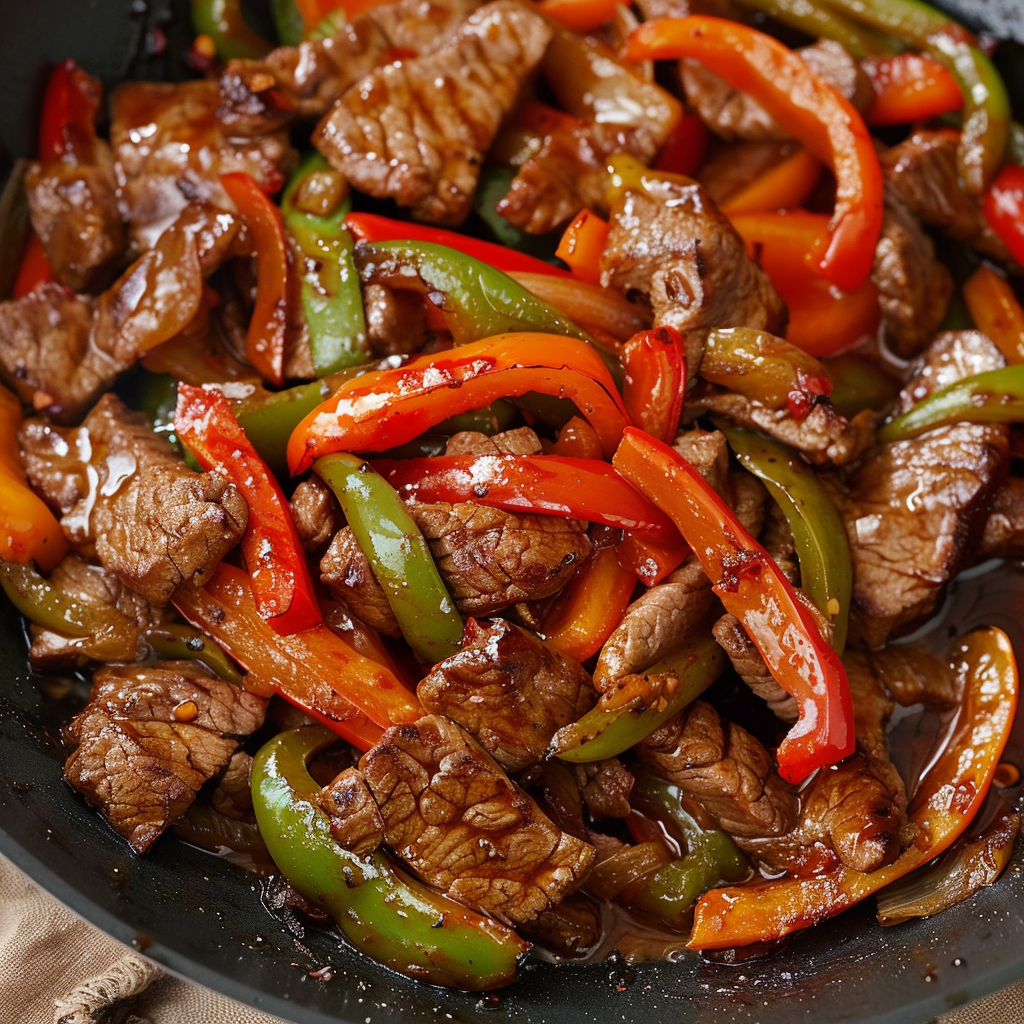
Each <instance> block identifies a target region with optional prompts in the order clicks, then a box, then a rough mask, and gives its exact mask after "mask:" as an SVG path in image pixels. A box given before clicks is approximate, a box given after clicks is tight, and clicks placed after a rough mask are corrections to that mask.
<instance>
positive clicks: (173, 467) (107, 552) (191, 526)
mask: <svg viewBox="0 0 1024 1024" xmlns="http://www.w3.org/2000/svg"><path fill="white" fill-rule="evenodd" d="M20 440H21V446H22V459H23V461H24V463H25V469H26V471H27V473H28V478H29V481H30V482H31V484H32V486H33V487H34V488H35V489H36V490H37V491H38V492H39V493H40V494H41V495H42V496H43V498H44V499H45V500H46V501H47V502H48V503H49V504H50V505H51V506H52V507H53V508H55V509H56V510H57V511H58V512H59V513H60V514H61V516H62V518H61V526H62V527H63V529H64V532H65V534H66V535H67V537H68V539H69V540H70V541H71V543H72V544H73V545H74V546H75V548H76V549H77V550H78V551H79V552H80V553H82V554H84V555H86V556H87V557H93V556H94V557H95V558H96V559H98V561H99V562H100V564H101V565H103V566H104V568H106V569H109V570H110V571H111V572H112V573H114V575H115V576H117V577H118V578H119V579H120V580H121V581H122V582H124V583H125V584H126V585H127V586H128V587H130V588H131V589H132V590H134V591H135V592H136V593H137V594H140V595H141V596H142V597H144V598H145V599H146V600H147V601H149V602H150V603H152V604H156V605H162V604H166V603H167V601H168V600H169V599H170V596H171V594H172V593H173V592H174V589H175V587H177V586H178V584H179V583H181V582H183V581H185V580H195V581H196V582H200V583H201V582H202V580H203V577H204V574H205V573H207V572H209V570H211V569H212V568H213V567H214V566H215V565H216V564H217V563H218V562H219V561H220V559H221V557H222V556H223V555H224V554H226V553H227V552H228V551H229V550H230V549H231V548H232V547H234V545H235V544H236V543H237V542H238V540H239V539H240V538H241V536H242V531H243V530H244V529H245V524H246V520H247V518H248V509H247V508H246V504H245V499H244V498H243V497H242V496H241V495H240V494H239V493H238V491H237V490H236V489H235V486H234V484H230V483H228V482H226V481H225V480H224V479H223V477H220V476H217V475H215V474H211V473H194V472H193V471H192V470H190V469H189V468H188V467H187V466H186V465H185V463H184V462H183V461H182V460H181V458H180V457H179V456H178V455H177V454H175V452H174V450H173V449H172V448H171V446H170V445H169V444H168V443H167V441H165V440H164V439H163V438H161V437H158V436H157V435H156V434H154V433H153V431H152V430H151V429H150V427H149V424H148V422H147V421H146V419H145V417H144V416H142V415H140V414H139V413H135V412H132V411H131V410H129V409H127V408H126V407H125V406H124V404H123V403H122V402H121V400H120V399H119V398H117V397H116V396H115V395H112V394H107V395H104V397H103V398H102V399H100V401H99V403H98V404H97V405H96V408H95V409H93V411H92V412H91V413H90V414H89V415H88V417H87V418H86V420H85V422H84V423H83V424H82V426H81V427H77V428H75V429H72V430H62V429H60V428H57V427H52V426H49V425H47V424H46V423H43V422H42V421H40V420H29V421H28V422H27V423H26V424H25V425H24V427H23V428H22V431H21V438H20Z"/></svg>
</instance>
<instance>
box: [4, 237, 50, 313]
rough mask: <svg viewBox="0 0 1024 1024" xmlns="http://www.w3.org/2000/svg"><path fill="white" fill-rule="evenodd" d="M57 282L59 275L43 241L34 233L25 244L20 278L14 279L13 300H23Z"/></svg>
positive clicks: (19, 271)
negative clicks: (45, 286)
mask: <svg viewBox="0 0 1024 1024" xmlns="http://www.w3.org/2000/svg"><path fill="white" fill-rule="evenodd" d="M56 280H57V275H56V274H54V272H53V267H52V266H51V265H50V260H49V257H48V256H47V255H46V249H45V248H44V247H43V243H42V240H41V239H40V237H39V236H38V235H37V234H36V233H35V232H34V231H33V232H32V234H31V235H29V236H28V241H27V242H26V243H25V251H24V253H22V256H21V264H20V265H19V267H18V276H17V277H16V278H15V279H14V286H13V287H12V288H11V298H12V299H23V298H24V297H25V296H26V295H31V294H32V292H34V291H35V290H36V289H37V288H39V287H41V286H42V285H44V284H50V283H51V282H52V281H56Z"/></svg>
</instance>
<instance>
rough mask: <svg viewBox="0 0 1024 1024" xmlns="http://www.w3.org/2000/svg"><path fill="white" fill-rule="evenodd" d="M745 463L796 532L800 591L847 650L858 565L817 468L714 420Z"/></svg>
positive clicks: (763, 438)
mask: <svg viewBox="0 0 1024 1024" xmlns="http://www.w3.org/2000/svg"><path fill="white" fill-rule="evenodd" d="M713 422H714V424H715V426H716V427H717V428H718V429H719V430H720V431H721V432H722V433H723V434H725V436H726V439H727V440H728V442H729V447H730V448H732V450H733V452H735V454H736V458H737V459H738V460H739V463H740V465H741V466H742V467H743V468H744V469H746V470H749V471H750V472H751V473H753V474H754V476H756V477H757V478H758V479H759V480H760V481H761V482H762V483H763V484H764V485H765V487H767V488H768V492H769V494H771V496H772V497H773V498H774V499H775V501H776V502H777V503H778V505H779V508H781V509H782V514H783V515H784V516H785V517H786V522H788V523H789V528H790V529H791V530H792V531H793V541H794V543H795V545H796V554H797V558H798V559H799V560H800V587H801V589H802V590H803V592H804V593H805V594H806V595H807V596H808V597H809V598H810V600H811V601H812V602H813V604H814V605H815V607H816V608H817V609H818V610H819V611H820V612H821V613H822V615H824V616H825V617H826V618H827V619H828V620H829V621H830V622H831V623H832V646H833V647H834V648H835V650H836V653H837V654H842V653H843V648H844V647H845V646H846V630H847V625H848V623H849V618H850V601H851V594H852V591H853V565H852V563H851V561H850V545H849V543H848V542H847V539H846V529H845V527H844V526H843V521H842V520H841V519H840V518H839V513H838V512H837V511H836V507H835V505H834V504H833V502H832V499H831V498H830V497H829V496H828V494H827V492H826V491H825V489H824V488H823V487H822V486H821V484H820V483H819V482H818V478H817V477H816V476H815V475H814V472H813V470H811V469H810V467H808V465H807V464H806V463H805V462H804V461H803V459H801V458H800V456H799V455H797V454H796V453H795V452H794V451H793V450H792V449H791V448H789V447H788V446H786V445H784V444H782V443H781V442H780V441H776V440H775V439H774V438H771V437H768V436H766V435H765V434H761V433H759V432H757V431H753V430H746V429H744V428H743V427H737V426H733V425H732V424H730V423H728V422H727V421H725V420H723V419H720V418H717V417H713Z"/></svg>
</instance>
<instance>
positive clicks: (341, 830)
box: [317, 768, 384, 857]
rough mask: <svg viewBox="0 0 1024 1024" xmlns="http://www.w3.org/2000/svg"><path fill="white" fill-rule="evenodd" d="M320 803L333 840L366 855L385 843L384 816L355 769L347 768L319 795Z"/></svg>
mask: <svg viewBox="0 0 1024 1024" xmlns="http://www.w3.org/2000/svg"><path fill="white" fill-rule="evenodd" d="M317 803H318V804H319V805H320V809H321V810H322V811H324V813H325V814H326V815H327V817H328V818H329V819H330V822H331V835H332V836H333V837H334V841H335V842H336V843H337V844H338V845H339V846H341V847H343V848H344V849H346V850H351V851H352V852H353V853H356V854H358V855H359V856H361V857H367V856H369V855H370V854H371V853H373V851H374V850H376V849H377V847H378V846H380V845H381V843H383V842H384V819H383V817H382V816H381V813H380V809H379V808H378V807H377V804H376V803H375V802H374V799H373V795H372V794H371V793H370V788H369V786H367V785H366V780H365V779H364V778H363V776H362V775H361V774H360V772H359V770H358V769H356V768H346V769H345V770H344V771H343V772H342V773H341V774H340V775H337V776H336V777H335V778H334V780H333V781H332V782H331V783H330V784H329V785H327V786H324V788H323V789H321V790H320V792H319V793H318V794H317Z"/></svg>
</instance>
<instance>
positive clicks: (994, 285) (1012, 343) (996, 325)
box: [963, 265, 1024, 365]
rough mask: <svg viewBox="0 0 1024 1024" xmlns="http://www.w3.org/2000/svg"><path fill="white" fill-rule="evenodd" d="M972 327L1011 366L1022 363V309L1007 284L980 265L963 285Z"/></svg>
mask: <svg viewBox="0 0 1024 1024" xmlns="http://www.w3.org/2000/svg"><path fill="white" fill-rule="evenodd" d="M963 295H964V301H965V302H966V303H967V309H968V312H969V313H970V314H971V319H972V320H973V321H974V324H975V326H976V327H977V328H978V330H979V331H981V332H982V333H983V334H986V335H988V337H989V338H990V339H991V340H992V341H994V342H995V344H996V347H997V348H998V349H999V351H1000V352H1002V353H1003V356H1004V357H1005V358H1006V361H1007V362H1008V363H1010V364H1011V365H1013V364H1015V363H1024V308H1022V307H1021V304H1020V302H1019V301H1018V300H1017V296H1016V294H1015V293H1014V290H1013V288H1012V286H1011V285H1010V282H1009V281H1007V280H1006V278H1005V277H1003V276H1002V275H1001V274H997V273H996V272H995V271H994V270H993V269H992V268H991V267H987V266H985V265H982V266H980V267H978V269H977V270H976V271H975V272H974V273H973V274H971V276H970V277H969V278H967V280H966V281H965V282H964V284H963Z"/></svg>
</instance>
